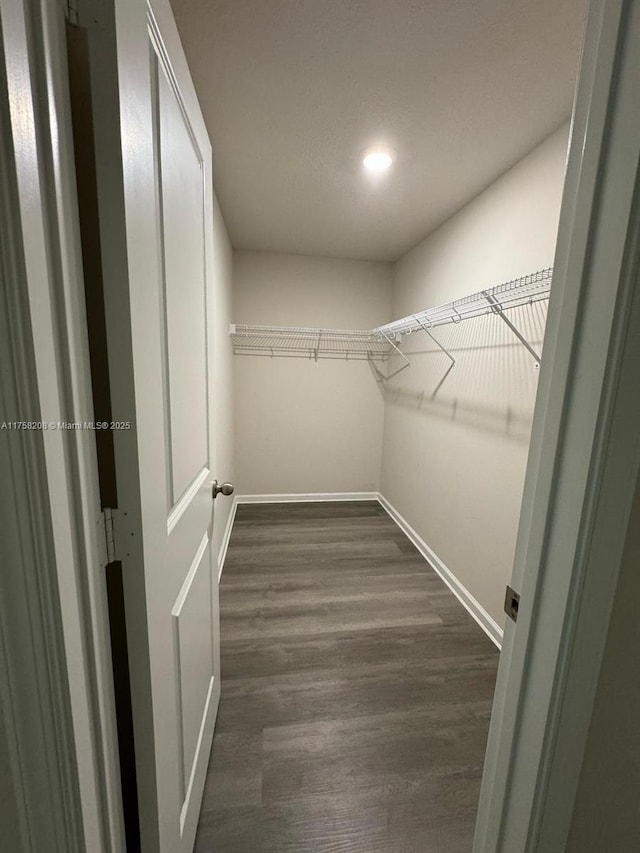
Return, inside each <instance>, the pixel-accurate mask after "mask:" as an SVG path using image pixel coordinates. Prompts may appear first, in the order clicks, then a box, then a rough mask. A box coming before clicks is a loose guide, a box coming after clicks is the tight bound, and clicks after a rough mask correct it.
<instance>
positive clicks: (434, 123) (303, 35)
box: [172, 0, 586, 260]
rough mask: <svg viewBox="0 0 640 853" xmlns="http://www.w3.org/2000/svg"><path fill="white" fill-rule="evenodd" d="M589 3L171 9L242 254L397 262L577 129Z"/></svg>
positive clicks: (252, 2) (396, 0)
mask: <svg viewBox="0 0 640 853" xmlns="http://www.w3.org/2000/svg"><path fill="white" fill-rule="evenodd" d="M585 5H586V3H585V0H172V6H173V9H174V13H175V16H176V19H177V23H178V28H179V30H180V34H181V37H182V41H183V44H184V48H185V51H186V54H187V59H188V61H189V65H190V67H191V72H192V74H193V78H194V82H195V85H196V89H197V91H198V96H199V99H200V103H201V106H202V110H203V112H204V116H205V119H206V122H207V126H208V128H209V133H210V135H211V139H212V142H213V147H214V180H215V185H216V191H217V194H218V198H219V200H220V205H221V207H222V211H223V214H224V217H225V221H226V223H227V226H228V228H229V233H230V236H231V241H232V243H233V245H234V247H235V248H242V249H263V250H271V251H282V252H294V253H298V254H313V255H327V256H332V257H343V258H362V259H371V260H396V259H397V258H398V257H399V256H401V255H402V254H403V253H404V252H405V251H407V250H408V249H409V248H411V247H412V246H413V245H415V244H416V243H417V242H419V241H420V240H421V239H422V238H423V237H425V236H426V235H427V234H428V233H429V232H430V231H432V230H433V229H434V228H435V227H437V226H438V225H439V224H440V223H441V222H443V221H444V220H445V219H446V218H448V217H449V216H450V215H451V214H452V213H454V212H455V211H456V210H458V209H459V208H460V207H461V206H462V205H463V204H465V203H466V202H467V201H468V200H469V199H470V198H472V197H473V196H474V195H476V194H477V193H478V192H480V191H481V190H482V189H484V188H485V187H486V186H487V185H488V184H490V183H491V182H492V181H493V180H494V179H495V178H496V177H498V175H500V174H501V173H502V172H504V171H506V169H508V168H509V167H510V166H511V165H512V164H513V163H515V162H516V161H517V160H519V159H520V158H521V157H522V156H524V155H525V154H526V153H527V152H528V151H529V150H530V149H532V148H533V147H534V146H535V145H536V144H537V143H538V142H540V141H541V140H542V139H544V138H545V137H546V136H548V135H549V134H550V133H552V132H553V131H554V130H555V129H556V128H557V127H559V126H560V125H561V124H562V123H563V122H564V121H566V120H567V118H568V116H569V114H570V110H571V101H572V96H573V88H574V83H575V77H576V71H577V64H578V58H579V52H580V45H581V41H582V32H583V26H584V24H583V19H584V12H585ZM376 142H384V143H386V144H388V145H390V146H391V147H392V148H394V149H395V150H396V151H397V162H396V163H395V165H394V166H393V168H392V170H391V172H390V173H389V174H387V175H386V176H385V177H384V179H383V180H378V181H377V182H373V181H372V180H371V179H370V178H368V177H367V176H366V175H365V173H364V171H363V169H362V166H361V152H362V151H363V149H365V148H366V147H368V146H369V145H371V144H372V143H376Z"/></svg>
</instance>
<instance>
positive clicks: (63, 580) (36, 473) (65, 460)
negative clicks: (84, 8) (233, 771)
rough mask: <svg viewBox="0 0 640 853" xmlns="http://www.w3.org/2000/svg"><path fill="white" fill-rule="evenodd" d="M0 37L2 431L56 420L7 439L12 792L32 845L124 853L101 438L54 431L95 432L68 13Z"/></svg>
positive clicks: (22, 23)
mask: <svg viewBox="0 0 640 853" xmlns="http://www.w3.org/2000/svg"><path fill="white" fill-rule="evenodd" d="M0 38H1V39H2V50H1V51H0V54H1V55H2V59H3V61H4V64H5V69H3V74H2V76H3V77H4V79H3V80H2V82H1V83H0V85H2V87H3V88H4V87H5V86H6V88H7V92H8V94H9V97H8V98H7V102H8V105H9V106H8V108H7V109H6V113H5V114H4V115H3V116H2V117H1V122H2V125H3V127H2V136H3V139H2V142H3V159H2V161H1V168H2V172H3V174H2V178H3V180H2V186H3V188H4V192H3V193H2V198H0V204H2V208H3V210H2V217H0V229H1V232H2V233H1V237H2V242H3V244H4V246H5V248H6V254H5V261H6V262H5V266H4V269H2V271H1V272H2V278H3V288H2V297H3V302H4V310H3V311H2V312H0V314H1V320H2V326H3V330H2V334H1V335H0V338H1V339H2V345H1V346H2V365H3V369H2V371H0V409H2V414H1V415H0V421H3V420H5V419H6V420H9V419H11V420H14V419H16V420H24V421H31V422H36V423H39V422H44V423H46V424H47V429H42V428H36V429H33V430H28V431H25V432H21V433H20V439H19V441H15V442H14V443H13V444H12V443H11V442H12V439H11V437H10V436H9V434H7V433H4V436H3V439H6V440H3V441H2V443H1V445H2V453H1V454H0V456H1V458H2V463H3V468H4V469H5V474H6V476H5V477H4V478H3V489H2V499H1V501H2V502H1V507H2V512H1V520H0V527H1V528H2V533H3V537H2V538H3V544H4V545H5V546H6V551H5V552H4V558H5V559H3V583H5V584H6V587H5V589H8V590H10V592H11V600H10V601H9V604H10V606H8V607H7V606H3V605H5V604H6V602H7V600H8V599H9V596H7V597H4V596H2V597H0V628H1V631H0V633H1V636H0V646H2V654H1V655H0V700H1V701H2V705H3V707H2V712H3V717H4V723H5V730H6V736H7V739H8V744H9V750H10V759H11V760H10V773H11V782H12V787H13V791H14V794H15V801H16V803H15V807H16V812H17V818H18V825H19V827H20V839H21V844H22V845H24V849H47V850H51V851H55V853H67V852H68V853H71V851H77V853H84V851H86V850H92V851H94V850H95V851H96V853H124V849H125V847H124V833H123V823H122V811H121V793H120V777H119V767H118V758H117V748H116V747H117V738H116V725H115V713H114V704H113V678H112V672H111V658H110V644H109V632H108V615H107V602H106V593H105V588H104V566H105V564H106V547H105V542H104V534H103V531H104V524H103V516H102V513H101V511H100V502H99V494H98V481H97V460H96V452H95V440H94V434H93V432H92V431H91V430H87V429H59V428H57V429H50V428H48V427H49V424H50V423H55V424H57V423H59V422H65V423H69V422H70V423H74V424H84V423H87V422H91V421H93V403H92V395H91V380H90V372H89V359H88V344H87V340H88V338H87V335H88V332H87V325H86V313H85V304H84V282H83V276H82V262H81V253H80V242H79V227H78V212H77V196H76V188H75V171H74V158H73V145H72V140H71V124H70V107H69V98H68V80H67V65H66V38H65V9H64V6H63V4H61V3H50V2H46V0H40V2H39V0H30V2H25V3H19V2H13V0H0ZM16 438H18V436H16ZM5 466H6V467H5ZM5 561H6V562H5Z"/></svg>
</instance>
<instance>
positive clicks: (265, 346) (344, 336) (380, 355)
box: [231, 324, 393, 360]
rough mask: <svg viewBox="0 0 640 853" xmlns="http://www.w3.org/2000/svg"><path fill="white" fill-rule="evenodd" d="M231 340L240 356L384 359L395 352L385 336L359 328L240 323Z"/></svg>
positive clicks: (232, 328) (232, 332)
mask: <svg viewBox="0 0 640 853" xmlns="http://www.w3.org/2000/svg"><path fill="white" fill-rule="evenodd" d="M231 340H232V342H233V351H234V353H235V354H236V355H268V356H290V357H307V358H313V359H318V358H343V359H374V360H375V359H377V360H384V359H386V358H387V357H388V356H389V353H390V351H391V350H392V349H393V345H392V344H391V343H390V342H389V341H387V340H386V339H385V337H384V336H383V335H374V334H373V333H372V332H368V331H361V330H358V329H307V328H304V327H302V326H249V325H240V324H236V325H232V326H231Z"/></svg>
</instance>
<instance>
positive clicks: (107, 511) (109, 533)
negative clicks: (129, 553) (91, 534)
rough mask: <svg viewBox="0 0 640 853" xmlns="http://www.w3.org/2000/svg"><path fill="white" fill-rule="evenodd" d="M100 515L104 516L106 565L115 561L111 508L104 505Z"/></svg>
mask: <svg viewBox="0 0 640 853" xmlns="http://www.w3.org/2000/svg"><path fill="white" fill-rule="evenodd" d="M102 515H103V517H104V540H105V544H106V546H107V565H109V563H114V562H115V561H116V539H115V534H114V530H113V510H112V509H111V508H110V507H105V508H104V510H103V512H102Z"/></svg>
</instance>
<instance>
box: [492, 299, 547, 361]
mask: <svg viewBox="0 0 640 853" xmlns="http://www.w3.org/2000/svg"><path fill="white" fill-rule="evenodd" d="M483 292H484V296H485V297H486V299H487V302H488V303H489V305H490V306H491V311H492V312H493V313H494V314H495V315H496V316H498V317H500V319H501V320H503V321H504V322H505V323H506V324H507V326H508V327H509V328H510V329H511V331H512V332H513V334H514V335H515V336H516V338H517V339H518V340H519V341H520V343H521V344H522V346H523V347H524V348H525V349H526V350H527V351H528V352H529V353H531V355H532V356H533V361H534V366H535V367H540V361H541V358H540V356H539V355H538V353H537V352H536V351H535V350H534V348H533V347H532V346H531V344H530V343H529V341H528V340H527V339H526V338H525V336H524V335H523V334H522V333H521V332H520V330H519V329H518V327H517V326H516V325H515V324H514V323H512V322H511V320H510V319H509V318H508V317H507V315H506V314H505V313H504V311H503V309H502V306H501V305H500V303H499V302H498V301H497V299H496V298H495V296H494V295H493V294H492V293H489V292H487V291H483Z"/></svg>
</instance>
